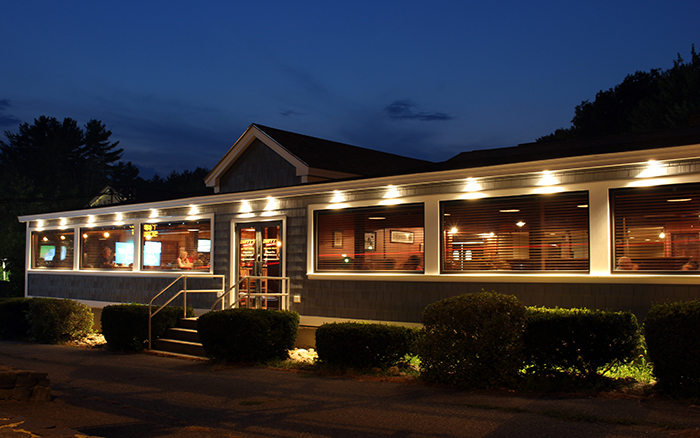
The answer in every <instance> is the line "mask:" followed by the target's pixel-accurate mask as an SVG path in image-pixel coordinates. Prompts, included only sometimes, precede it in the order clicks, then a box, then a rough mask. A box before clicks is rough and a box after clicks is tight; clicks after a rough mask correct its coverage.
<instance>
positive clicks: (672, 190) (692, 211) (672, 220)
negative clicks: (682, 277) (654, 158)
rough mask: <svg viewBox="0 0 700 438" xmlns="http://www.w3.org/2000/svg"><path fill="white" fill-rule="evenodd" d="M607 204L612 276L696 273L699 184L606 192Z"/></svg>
mask: <svg viewBox="0 0 700 438" xmlns="http://www.w3.org/2000/svg"><path fill="white" fill-rule="evenodd" d="M611 199H612V203H613V215H614V220H613V221H614V232H615V270H616V271H676V272H684V271H695V272H694V273H696V274H697V273H698V272H697V269H698V260H700V234H699V233H700V217H699V216H698V215H700V184H683V185H669V186H661V187H648V188H634V189H619V190H612V191H611ZM691 273H692V272H691Z"/></svg>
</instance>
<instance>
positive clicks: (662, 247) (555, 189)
mask: <svg viewBox="0 0 700 438" xmlns="http://www.w3.org/2000/svg"><path fill="white" fill-rule="evenodd" d="M206 183H207V185H208V186H210V187H213V188H214V191H215V194H214V195H208V196H199V197H193V198H186V199H177V200H168V201H162V202H153V203H147V204H128V205H114V206H104V207H98V208H90V209H85V210H78V211H63V212H57V213H47V214H40V215H30V216H22V217H20V218H19V219H20V221H21V222H24V223H26V226H27V242H26V245H27V259H26V264H27V266H26V268H27V269H26V296H29V297H57V298H70V299H74V300H79V301H81V302H84V303H86V304H88V305H90V306H92V307H96V308H99V307H103V306H105V305H108V304H113V303H122V302H137V303H148V302H149V301H150V300H151V298H152V297H153V296H155V295H156V294H157V293H158V292H160V291H161V290H162V289H164V288H165V287H166V286H167V285H168V284H170V283H172V282H173V281H174V280H176V279H177V278H178V277H180V276H181V275H183V274H186V275H187V277H188V281H196V280H197V279H198V278H199V279H201V280H202V281H204V282H208V281H214V280H217V281H218V280H221V281H222V282H223V288H224V289H226V290H227V293H228V292H229V291H230V292H231V293H232V294H234V295H233V296H235V297H238V298H239V304H245V303H246V297H247V300H249V301H247V302H248V303H253V302H255V303H256V304H255V305H262V306H263V307H268V308H289V309H291V310H294V311H297V312H299V314H300V315H301V318H302V324H305V325H318V324H321V323H323V322H326V321H338V320H372V321H391V322H401V323H417V322H420V319H421V313H422V311H423V309H424V308H425V306H426V305H428V304H430V303H432V302H435V301H438V300H440V299H443V298H446V297H450V296H454V295H460V294H464V293H469V292H478V291H481V290H482V289H485V290H495V291H498V292H502V293H507V294H512V295H515V296H517V297H518V298H519V299H520V300H521V301H522V302H523V303H525V304H526V305H536V306H548V307H555V306H558V307H587V308H594V309H613V310H632V311H633V312H635V313H636V314H637V316H638V317H640V318H643V317H644V316H645V315H646V313H647V312H648V310H649V308H650V307H651V306H652V305H653V304H655V303H663V302H666V301H679V300H690V299H697V298H700V271H698V260H700V129H699V128H698V127H692V128H684V129H678V130H669V131H663V132H654V133H647V134H637V135H628V136H620V137H607V138H598V139H591V140H580V141H569V142H552V143H530V144H522V145H519V146H515V147H510V148H500V149H491V150H480V151H471V152H464V153H461V154H459V155H457V156H455V157H453V158H452V159H450V160H447V161H445V162H441V163H431V162H427V161H421V160H415V159H411V158H406V157H402V156H398V155H393V154H387V153H383V152H378V151H373V150H369V149H364V148H358V147H355V146H349V145H345V144H341V143H336V142H332V141H328V140H322V139H318V138H314V137H309V136H305V135H301V134H295V133H291V132H287V131H282V130H278V129H273V128H269V127H265V126H261V125H256V124H253V125H251V126H250V127H249V128H248V129H247V130H246V131H245V132H244V133H243V135H242V136H241V137H240V138H239V139H238V140H237V141H236V142H235V144H234V145H233V146H232V147H231V149H230V150H229V151H228V152H227V153H226V155H225V156H224V157H223V158H222V159H221V161H220V162H219V163H218V164H216V166H215V167H214V169H213V170H212V171H211V173H210V174H209V175H208V176H207V178H206ZM246 277H251V278H254V279H255V280H254V281H252V282H250V281H248V282H247V281H244V279H245V278H246ZM278 278H279V279H282V280H280V281H276V280H277V279H278ZM247 293H250V294H252V295H246V294H247ZM255 293H258V294H260V293H263V294H264V293H267V294H269V297H267V298H265V299H258V298H260V297H257V298H256V296H254V295H255ZM218 295H221V293H218V294H199V295H198V296H197V297H196V298H194V299H193V300H192V301H188V305H193V306H194V307H195V308H197V309H198V311H200V312H203V311H205V310H206V309H209V308H210V307H211V306H212V305H213V304H214V302H215V300H216V299H217V296H218ZM254 298H255V299H258V301H254V300H253V299H254ZM188 300H190V299H189V298H188ZM217 305H218V304H217Z"/></svg>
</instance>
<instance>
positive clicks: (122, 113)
mask: <svg viewBox="0 0 700 438" xmlns="http://www.w3.org/2000/svg"><path fill="white" fill-rule="evenodd" d="M698 19H700V1H697V0H692V1H691V0H684V1H679V0H666V1H664V2H661V1H658V0H656V1H644V0H642V1H640V0H635V1H615V0H613V1H610V0H606V1H597V0H594V1H578V2H568V1H561V0H559V1H530V2H523V1H500V2H499V1H495V2H475V1H456V0H455V1H440V0H438V1H430V2H427V1H424V2H416V1H400V2H399V1H377V0H374V1H357V0H355V1H352V2H329V1H327V0H326V1H298V2H290V1H260V0H258V1H251V2H245V3H244V2H240V1H231V2H226V1H220V0H218V1H214V2H209V1H197V2H193V1H187V2H183V1H143V0H142V1H138V2H136V1H128V0H121V1H118V2H116V1H93V2H88V1H81V2H78V1H71V0H65V1H64V0H62V1H57V0H55V1H30V0H21V1H5V2H3V3H2V5H1V6H0V38H1V39H2V41H3V44H2V50H1V51H0V54H1V56H0V63H1V68H0V84H1V87H0V130H1V131H11V132H16V131H17V127H18V125H19V124H20V123H23V122H28V123H33V120H34V119H35V118H38V117H39V116H42V115H45V116H49V117H56V118H58V119H60V120H62V119H63V118H64V117H71V118H73V119H75V120H77V121H78V123H79V124H80V125H84V124H85V123H87V122H88V121H89V120H90V119H98V120H101V121H102V122H104V123H105V124H106V126H107V128H108V129H109V130H111V131H112V132H113V134H112V141H117V140H118V141H120V147H122V148H124V156H123V158H124V159H125V160H127V161H132V162H134V164H137V165H138V166H139V167H140V168H141V169H142V176H145V177H150V176H152V174H153V173H154V172H155V171H157V172H158V173H159V174H161V175H167V174H168V173H169V172H170V171H172V170H177V171H182V170H185V169H189V170H194V168H195V167H197V166H201V167H207V168H212V167H213V166H214V165H215V164H216V163H217V161H218V160H219V159H220V158H221V157H222V156H223V155H224V153H225V152H226V151H227V150H228V149H229V148H230V147H231V145H232V144H233V143H234V142H235V141H236V140H237V139H238V137H239V136H240V135H241V134H242V133H243V131H244V130H245V129H246V128H247V127H248V126H249V125H250V124H251V123H259V124H263V125H268V126H272V127H275V128H279V129H285V130H289V131H293V132H298V133H302V134H307V135H312V136H315V137H321V138H326V139H330V140H335V141H340V142H345V143H349V144H353V145H357V146H364V147H369V148H374V149H378V150H383V151H387V152H394V153H399V154H402V155H407V156H411V157H415V158H422V159H428V160H432V161H441V160H445V159H448V158H450V157H451V156H454V155H456V154H457V153H459V152H462V151H467V150H472V149H483V148H493V147H504V146H513V145H516V144H518V143H525V142H531V141H534V140H535V139H536V138H538V137H541V136H543V135H547V134H549V133H551V132H553V131H554V130H556V129H557V128H562V127H568V126H569V125H570V121H571V119H572V117H573V115H574V108H575V107H576V105H578V104H580V103H581V102H582V101H583V100H593V99H594V98H595V94H596V93H597V92H598V91H600V90H601V89H608V88H610V87H613V86H615V85H617V84H619V83H620V82H621V81H622V80H623V79H624V78H625V76H626V75H628V74H631V73H634V72H635V71H640V70H641V71H649V70H650V69H652V68H660V69H667V68H670V67H671V66H672V65H673V60H674V59H676V56H677V54H678V53H680V54H681V56H683V57H684V58H685V59H689V58H690V51H691V46H692V44H694V43H695V44H696V45H698V47H697V48H698V49H700V26H699V25H698ZM2 140H3V141H5V140H6V139H5V137H4V136H2Z"/></svg>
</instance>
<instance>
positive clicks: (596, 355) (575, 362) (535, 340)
mask: <svg viewBox="0 0 700 438" xmlns="http://www.w3.org/2000/svg"><path fill="white" fill-rule="evenodd" d="M526 315H527V329H526V330H525V335H524V340H525V357H526V359H525V362H526V363H527V364H528V365H529V366H531V367H532V368H531V372H532V373H533V374H535V375H539V376H546V375H552V374H553V373H556V372H557V371H560V370H563V371H566V372H569V373H571V372H573V373H578V374H579V375H580V376H582V377H585V378H594V377H597V376H598V371H599V370H601V368H605V367H610V366H611V365H614V364H616V363H617V364H621V363H625V362H629V361H630V360H632V359H633V358H634V357H635V355H636V354H637V353H638V351H639V346H640V332H639V325H638V324H637V318H636V317H635V316H634V314H633V313H632V312H612V311H604V310H588V309H548V308H544V307H529V308H527V313H526Z"/></svg>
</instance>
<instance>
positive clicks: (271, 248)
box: [236, 221, 282, 309]
mask: <svg viewBox="0 0 700 438" xmlns="http://www.w3.org/2000/svg"><path fill="white" fill-rule="evenodd" d="M281 230H282V223H281V222H277V221H276V222H256V223H246V224H237V225H236V236H237V240H238V244H237V247H238V262H237V266H238V269H237V270H238V272H237V273H236V280H237V281H238V280H240V279H242V278H245V277H253V278H251V279H250V280H247V281H243V282H242V283H241V286H240V292H241V293H243V297H242V299H241V303H240V304H241V307H253V308H264V309H267V308H272V309H277V308H279V303H280V300H279V297H275V296H272V297H265V296H262V297H260V296H253V297H250V296H248V295H247V294H252V293H254V294H267V293H277V292H279V291H280V286H281V285H280V281H279V280H275V277H281V276H282V236H281Z"/></svg>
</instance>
